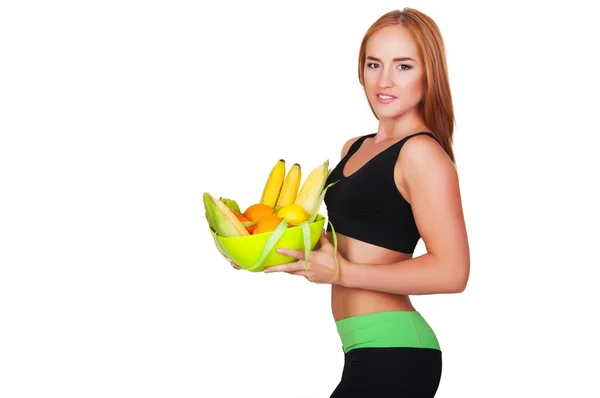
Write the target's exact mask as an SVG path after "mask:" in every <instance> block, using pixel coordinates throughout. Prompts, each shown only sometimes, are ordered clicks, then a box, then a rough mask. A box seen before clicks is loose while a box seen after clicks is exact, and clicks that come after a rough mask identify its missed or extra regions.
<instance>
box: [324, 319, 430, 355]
mask: <svg viewBox="0 0 600 398" xmlns="http://www.w3.org/2000/svg"><path fill="white" fill-rule="evenodd" d="M335 324H336V327H337V331H338V334H339V335H340V338H341V340H342V346H343V348H344V352H348V351H350V350H352V349H354V348H363V347H418V348H433V349H436V350H439V349H440V344H439V342H438V339H437V337H436V335H435V333H434V332H433V330H432V329H431V327H430V326H429V324H428V323H427V321H425V319H424V318H423V317H422V316H421V314H420V313H419V312H418V311H384V312H375V313H370V314H364V315H358V316H353V317H349V318H345V319H340V320H339V321H336V322H335Z"/></svg>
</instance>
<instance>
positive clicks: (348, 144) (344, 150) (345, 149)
mask: <svg viewBox="0 0 600 398" xmlns="http://www.w3.org/2000/svg"><path fill="white" fill-rule="evenodd" d="M361 137H362V136H361V135H357V136H356V137H352V138H350V139H349V140H348V141H346V142H345V143H344V146H343V147H342V158H343V157H344V156H346V154H347V153H348V151H349V150H350V147H351V146H352V144H354V143H355V142H356V141H357V140H358V139H359V138H361Z"/></svg>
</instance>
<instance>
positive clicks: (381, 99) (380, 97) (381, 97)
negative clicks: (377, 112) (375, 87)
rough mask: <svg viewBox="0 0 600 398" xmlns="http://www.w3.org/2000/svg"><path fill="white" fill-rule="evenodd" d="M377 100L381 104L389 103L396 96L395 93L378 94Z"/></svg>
mask: <svg viewBox="0 0 600 398" xmlns="http://www.w3.org/2000/svg"><path fill="white" fill-rule="evenodd" d="M376 97H377V101H379V103H380V104H389V103H390V102H393V101H394V100H395V99H396V97H394V96H393V95H388V94H377V96H376Z"/></svg>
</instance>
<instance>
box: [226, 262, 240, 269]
mask: <svg viewBox="0 0 600 398" xmlns="http://www.w3.org/2000/svg"><path fill="white" fill-rule="evenodd" d="M229 264H231V266H232V267H233V268H234V269H237V270H240V269H242V267H240V266H239V265H237V264H236V263H234V262H233V261H230V262H229Z"/></svg>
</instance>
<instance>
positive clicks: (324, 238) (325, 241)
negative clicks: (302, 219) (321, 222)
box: [319, 231, 330, 247]
mask: <svg viewBox="0 0 600 398" xmlns="http://www.w3.org/2000/svg"><path fill="white" fill-rule="evenodd" d="M319 242H320V243H321V247H324V246H329V245H330V243H329V239H327V232H326V231H323V233H322V234H321V236H320V237H319Z"/></svg>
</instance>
